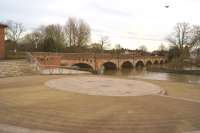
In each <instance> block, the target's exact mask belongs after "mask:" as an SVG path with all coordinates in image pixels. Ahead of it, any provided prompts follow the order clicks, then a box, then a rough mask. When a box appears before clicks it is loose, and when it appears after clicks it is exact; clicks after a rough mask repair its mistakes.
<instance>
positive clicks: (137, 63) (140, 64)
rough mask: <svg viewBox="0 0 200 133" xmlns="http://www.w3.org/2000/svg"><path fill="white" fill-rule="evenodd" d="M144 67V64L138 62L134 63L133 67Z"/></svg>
mask: <svg viewBox="0 0 200 133" xmlns="http://www.w3.org/2000/svg"><path fill="white" fill-rule="evenodd" d="M144 66H145V64H144V62H143V61H141V60H139V61H137V62H136V64H135V67H136V68H143V67H144Z"/></svg>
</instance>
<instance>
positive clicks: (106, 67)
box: [101, 61, 117, 70]
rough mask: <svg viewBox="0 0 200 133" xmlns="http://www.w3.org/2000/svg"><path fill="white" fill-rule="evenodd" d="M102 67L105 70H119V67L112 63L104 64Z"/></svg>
mask: <svg viewBox="0 0 200 133" xmlns="http://www.w3.org/2000/svg"><path fill="white" fill-rule="evenodd" d="M101 67H103V69H104V70H117V65H116V64H115V63H113V62H111V61H108V62H104V63H102V65H101Z"/></svg>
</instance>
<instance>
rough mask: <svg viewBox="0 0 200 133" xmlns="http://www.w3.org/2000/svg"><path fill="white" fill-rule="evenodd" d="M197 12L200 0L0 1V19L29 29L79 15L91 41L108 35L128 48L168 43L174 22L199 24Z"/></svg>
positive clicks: (199, 9)
mask: <svg viewBox="0 0 200 133" xmlns="http://www.w3.org/2000/svg"><path fill="white" fill-rule="evenodd" d="M165 5H170V8H168V9H167V8H165V7H164V6H165ZM199 13H200V0H0V21H6V20H14V21H18V22H22V23H23V24H24V25H25V27H26V29H27V30H28V31H30V30H34V29H35V28H37V27H38V26H39V25H47V24H53V23H59V24H62V25H63V24H65V22H66V21H67V19H68V17H70V16H72V17H77V18H82V19H84V20H85V21H86V22H87V23H89V24H90V26H91V29H92V42H97V41H98V40H100V37H101V36H109V38H110V43H112V44H113V46H114V45H115V44H121V45H122V46H123V47H127V48H130V49H136V48H138V47H139V46H140V45H146V46H147V47H148V50H154V49H157V48H158V46H159V45H160V44H161V43H164V44H167V42H166V41H165V38H166V36H167V35H169V34H170V33H171V32H172V31H173V28H174V26H175V24H176V23H178V22H188V23H191V24H200V17H199Z"/></svg>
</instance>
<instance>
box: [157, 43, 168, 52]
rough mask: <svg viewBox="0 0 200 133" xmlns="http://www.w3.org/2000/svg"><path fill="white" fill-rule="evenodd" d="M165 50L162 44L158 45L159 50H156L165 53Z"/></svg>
mask: <svg viewBox="0 0 200 133" xmlns="http://www.w3.org/2000/svg"><path fill="white" fill-rule="evenodd" d="M166 50H167V48H166V47H165V45H164V44H160V46H159V48H158V51H166Z"/></svg>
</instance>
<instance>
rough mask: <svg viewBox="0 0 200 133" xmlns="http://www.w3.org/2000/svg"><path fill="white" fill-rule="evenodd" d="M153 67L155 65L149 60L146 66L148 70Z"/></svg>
mask: <svg viewBox="0 0 200 133" xmlns="http://www.w3.org/2000/svg"><path fill="white" fill-rule="evenodd" d="M152 65H153V63H152V61H150V60H149V61H147V62H146V65H145V66H146V67H147V68H148V67H151V66H152Z"/></svg>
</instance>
